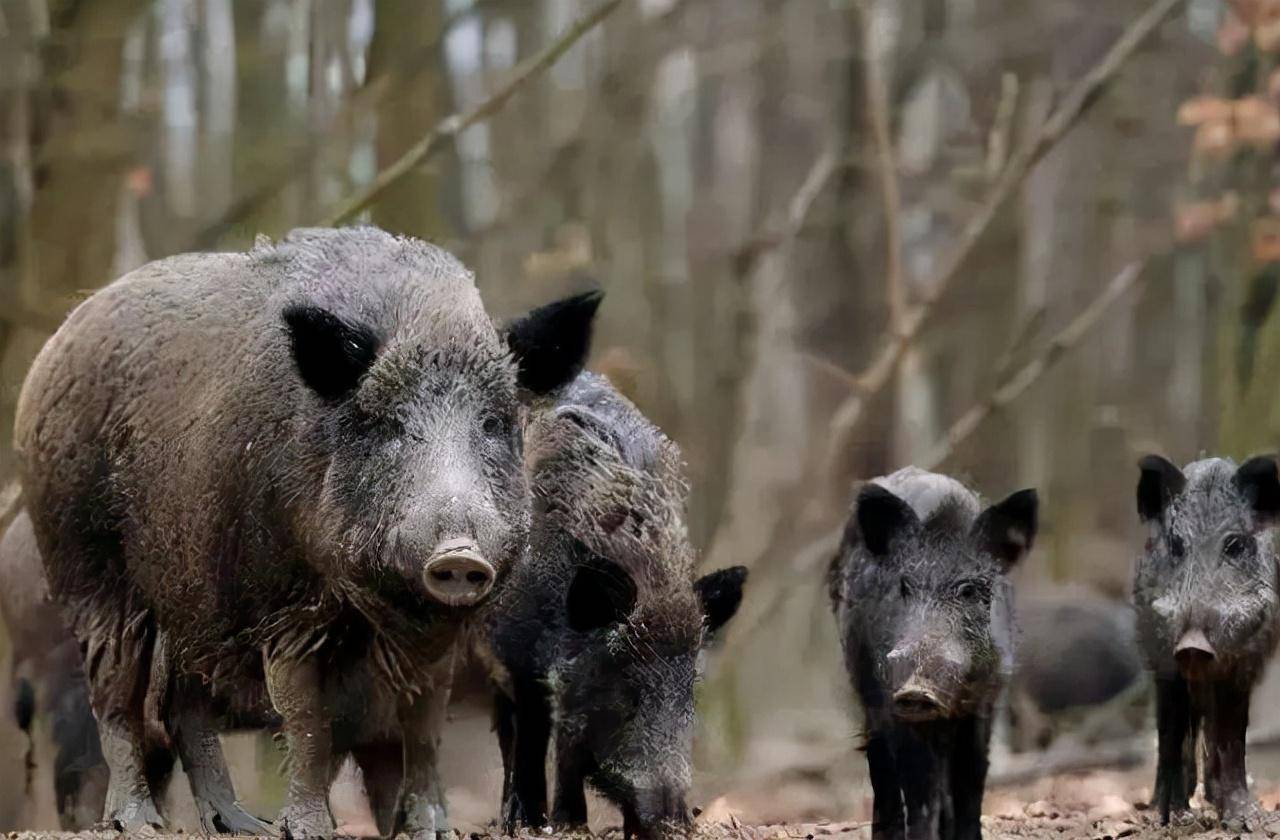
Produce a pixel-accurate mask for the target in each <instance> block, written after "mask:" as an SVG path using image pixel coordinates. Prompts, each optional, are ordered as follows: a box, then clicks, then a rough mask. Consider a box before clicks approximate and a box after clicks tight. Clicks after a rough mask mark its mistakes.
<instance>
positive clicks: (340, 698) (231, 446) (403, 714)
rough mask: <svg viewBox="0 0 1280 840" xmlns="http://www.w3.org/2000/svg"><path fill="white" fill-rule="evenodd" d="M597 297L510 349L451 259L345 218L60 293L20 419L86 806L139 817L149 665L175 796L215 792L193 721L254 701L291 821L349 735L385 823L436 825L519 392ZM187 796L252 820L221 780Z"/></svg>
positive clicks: (549, 316)
mask: <svg viewBox="0 0 1280 840" xmlns="http://www.w3.org/2000/svg"><path fill="white" fill-rule="evenodd" d="M597 303H598V296H597V295H585V296H580V297H578V298H574V299H571V300H569V301H565V302H562V303H560V304H558V305H551V306H548V307H544V308H543V309H540V310H536V311H535V312H533V313H531V314H530V315H528V316H526V317H525V318H524V319H521V320H519V321H517V322H516V323H515V324H513V325H512V327H511V328H510V330H509V331H508V334H507V341H506V342H505V343H504V342H503V341H502V340H501V339H500V338H499V335H498V333H497V331H496V330H495V328H494V326H493V324H492V322H491V320H490V319H489V316H488V315H487V314H486V312H485V310H484V307H483V306H482V305H481V302H480V297H479V294H478V292H477V290H476V288H475V284H474V282H473V279H472V276H471V274H470V272H468V271H467V270H466V269H465V268H464V267H463V266H462V265H461V264H460V263H458V262H457V261H456V260H455V259H454V258H453V257H452V256H450V255H449V254H448V253H446V252H444V251H441V250H439V249H437V248H434V247H432V246H430V245H427V244H425V243H422V242H419V241H416V240H413V239H405V238H397V237H393V236H391V235H389V234H387V233H384V232H382V231H379V230H376V229H373V228H354V229H343V230H300V231H295V232H293V233H292V234H290V235H289V236H288V237H287V238H286V239H285V240H284V241H282V242H281V243H279V244H276V245H273V244H271V243H267V242H263V243H260V244H259V245H258V246H256V247H255V248H254V249H253V250H252V251H250V252H248V253H235V254H189V255H183V256H179V257H173V258H170V259H166V260H161V261H159V262H155V263H151V264H149V265H146V266H143V267H142V268H140V269H138V270H136V271H134V272H132V273H130V274H128V275H126V276H125V277H123V278H121V279H120V280H117V281H116V282H114V283H112V284H111V285H109V286H107V287H106V288H105V289H103V290H101V291H99V292H97V293H96V294H94V295H93V296H92V297H90V298H89V299H88V300H86V301H85V302H84V303H83V304H81V305H80V306H79V307H78V308H77V309H76V310H75V311H74V312H73V313H72V314H71V315H70V316H69V318H68V319H67V322H66V323H65V324H63V326H62V328H61V329H59V330H58V332H57V333H56V334H55V335H54V336H53V338H51V339H50V340H49V342H48V343H47V344H46V345H45V347H44V349H43V350H42V351H41V352H40V354H39V356H38V357H37V358H36V360H35V363H34V364H33V366H32V368H31V371H30V373H29V374H28V376H27V381H26V383H25V385H24V387H23V390H22V394H21V396H20V398H19V404H18V414H17V423H16V435H15V437H16V442H17V449H18V453H19V464H20V475H21V479H22V482H23V490H24V497H25V499H26V502H27V505H28V509H29V510H30V512H31V516H32V521H33V523H34V526H35V534H36V538H37V542H38V544H39V549H40V555H41V557H42V559H43V561H44V565H45V568H46V571H47V575H48V580H49V584H50V589H51V591H52V593H53V596H54V598H55V600H57V601H58V602H59V603H60V604H61V606H62V607H63V610H64V614H65V615H66V616H67V618H68V621H69V623H70V624H71V629H72V631H73V633H74V634H75V636H76V637H77V639H78V640H79V642H80V644H81V646H82V648H83V649H84V650H85V651H86V654H85V663H86V664H85V668H86V673H87V677H88V682H89V689H90V697H91V700H92V704H93V707H94V711H95V714H96V717H97V719H98V724H99V731H100V734H101V740H102V747H103V753H104V755H105V756H106V760H107V764H108V766H109V767H110V769H111V783H110V788H109V791H108V795H107V802H106V808H105V811H106V817H107V819H109V820H111V821H113V822H114V823H115V824H117V825H118V826H120V827H121V828H124V829H128V830H134V829H139V828H141V827H143V826H145V825H147V824H153V825H159V824H161V822H162V820H161V817H160V814H159V812H158V810H157V808H156V805H155V802H154V798H153V795H154V791H153V790H152V788H151V785H150V783H149V781H148V779H147V775H146V772H145V754H144V753H145V746H146V744H145V718H146V714H145V711H144V707H145V705H146V700H145V698H146V695H147V688H148V686H149V685H150V684H151V683H152V682H153V681H154V680H156V679H157V675H156V674H154V673H152V672H153V670H155V669H154V668H153V666H159V665H163V669H162V670H163V671H164V672H165V673H162V674H160V676H159V679H161V680H167V684H168V685H170V686H172V690H170V691H168V692H167V695H168V696H167V709H166V712H165V718H166V719H167V720H169V721H170V722H171V725H172V726H174V728H175V736H174V737H175V741H176V744H177V746H178V748H179V752H180V756H181V758H182V760H183V764H184V768H185V769H187V770H188V775H189V776H191V777H192V782H193V789H204V790H217V791H223V790H228V791H229V790H230V782H229V779H228V778H227V776H226V766H225V762H224V761H223V759H222V756H221V752H220V750H219V749H218V748H217V740H216V734H214V733H216V731H217V730H218V729H220V728H222V727H223V726H224V725H225V723H224V721H225V719H226V718H228V717H235V716H237V715H239V714H241V713H244V714H247V715H248V714H251V713H253V712H254V711H260V710H263V709H265V708H266V707H267V706H268V703H267V700H268V699H269V706H270V707H271V708H273V709H274V711H275V712H276V713H278V715H279V718H280V720H281V729H282V732H283V736H284V739H285V741H286V743H287V746H288V751H289V781H288V793H287V797H286V804H285V807H284V811H283V812H282V814H281V816H280V827H281V829H282V830H283V833H284V834H285V835H286V836H289V837H327V836H329V835H331V834H332V832H333V820H332V816H331V815H330V812H329V807H328V803H327V793H328V790H329V784H330V779H331V776H332V774H333V772H334V770H335V769H336V768H337V767H338V765H339V761H338V759H339V758H340V757H341V756H343V755H344V754H348V753H350V754H352V755H353V756H354V757H355V759H356V761H357V762H358V763H359V764H360V766H361V768H362V769H363V771H364V773H365V777H366V778H367V779H369V780H371V786H372V788H373V789H374V790H375V791H377V792H378V793H377V796H376V797H375V802H374V806H375V813H376V814H377V816H378V818H379V826H380V828H381V830H383V831H387V832H390V831H391V830H393V829H396V830H403V831H405V832H407V833H409V834H410V835H412V836H415V837H431V836H432V835H434V834H435V833H437V832H443V831H445V830H446V828H447V822H446V818H445V809H444V797H443V790H442V787H441V783H440V780H439V778H438V773H437V769H436V749H437V744H438V742H439V734H440V727H441V724H442V720H443V715H444V708H445V703H446V701H447V697H448V688H449V682H450V677H451V670H452V660H453V651H454V648H455V641H456V637H457V635H458V632H459V629H460V627H461V625H462V623H463V622H464V621H465V620H466V619H467V618H468V617H469V616H470V614H471V613H472V612H473V610H474V607H475V606H476V605H477V604H479V603H481V602H482V601H483V600H484V599H485V598H486V597H487V595H488V594H489V591H490V590H491V589H492V588H493V586H494V585H495V583H496V582H497V581H498V580H499V579H500V578H501V577H502V576H503V575H505V574H506V571H507V569H508V568H509V566H510V565H511V563H512V562H513V561H514V559H515V558H516V557H517V556H518V555H519V554H520V552H521V551H522V550H523V547H524V545H525V544H526V540H527V529H528V522H529V507H528V505H529V494H528V486H527V481H526V478H525V474H524V470H523V463H522V445H521V433H520V428H521V426H520V423H519V417H520V411H521V408H520V402H519V397H520V395H521V394H525V395H536V394H537V393H540V392H544V391H547V390H550V389H553V388H555V387H557V386H559V385H561V384H563V383H564V382H566V381H568V380H569V379H570V378H572V377H573V376H574V375H576V374H577V372H578V371H579V369H580V365H581V361H582V358H583V356H584V354H585V352H586V349H587V344H588V341H589V335H590V326H591V321H592V318H593V315H594V312H595V308H596V305H597ZM158 643H159V644H160V647H161V649H160V651H159V652H158V653H157V652H156V650H157V644H158ZM184 745H185V746H184ZM198 796H199V795H198ZM206 806H208V807H213V808H214V809H215V810H216V811H218V813H216V814H215V815H214V816H215V817H216V820H217V825H218V826H219V827H221V828H222V829H223V830H230V831H242V830H250V831H261V830H264V827H263V826H262V825H261V824H260V823H259V822H258V821H256V820H254V819H253V818H252V817H250V816H249V815H247V814H244V813H243V811H242V810H241V809H240V808H239V807H238V806H237V805H236V804H235V802H234V799H231V800H230V801H223V800H221V799H219V800H218V801H213V802H206Z"/></svg>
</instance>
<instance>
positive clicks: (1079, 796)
mask: <svg viewBox="0 0 1280 840" xmlns="http://www.w3.org/2000/svg"><path fill="white" fill-rule="evenodd" d="M1150 776H1151V769H1150V768H1148V767H1142V768H1139V769H1135V770H1129V771H1097V772H1090V773H1082V774H1070V775H1061V776H1056V777H1050V778H1044V779H1039V780H1036V781H1034V782H1030V783H1027V784H1022V785H1016V786H1009V787H997V788H994V789H991V790H988V792H987V797H986V807H985V811H986V816H984V817H983V834H984V836H985V837H988V838H1003V837H1017V838H1088V839H1089V840H1111V838H1116V839H1117V840H1118V838H1134V839H1135V840H1141V838H1148V837H1150V838H1155V837H1160V838H1189V837H1195V838H1197V840H1201V838H1203V840H1225V838H1236V837H1240V836H1254V837H1280V785H1277V786H1272V787H1269V788H1268V789H1266V790H1262V791H1260V792H1259V794H1258V795H1259V801H1260V804H1261V809H1260V811H1259V820H1258V823H1259V824H1258V826H1257V827H1256V829H1255V830H1254V831H1252V832H1250V833H1249V834H1248V835H1241V833H1240V832H1227V831H1222V830H1220V829H1219V828H1218V827H1217V826H1216V824H1215V821H1214V820H1213V818H1212V813H1211V812H1210V811H1208V810H1205V809H1204V808H1203V807H1202V808H1200V809H1199V810H1197V811H1196V815H1195V816H1194V817H1191V818H1186V819H1184V820H1182V821H1179V822H1177V823H1176V824H1175V825H1171V826H1168V827H1161V826H1160V825H1159V819H1158V815H1156V814H1154V813H1153V812H1152V811H1151V810H1149V809H1148V808H1147V806H1146V798H1147V797H1148V796H1149V793H1150ZM866 805H867V806H868V807H869V805H870V803H869V802H868V803H866ZM455 833H456V835H457V837H458V840H491V839H492V840H496V838H498V837H499V836H500V835H498V834H496V833H494V832H493V830H492V829H488V830H486V829H483V828H479V827H476V826H472V827H470V828H469V829H465V830H459V831H457V832H455ZM75 836H79V837H84V838H89V839H90V840H122V838H121V836H120V835H118V834H114V833H110V832H89V833H82V834H80V835H72V834H65V833H58V832H16V831H15V832H9V833H8V834H7V837H8V840H55V838H56V840H63V838H70V837H75ZM141 836H145V837H146V838H147V840H168V838H187V837H189V836H190V835H189V834H185V833H178V834H173V835H162V834H147V835H141ZM591 836H594V837H602V838H608V839H609V840H621V837H622V832H621V829H619V828H618V827H616V826H607V825H606V826H605V827H603V828H601V829H599V830H598V831H597V832H596V833H595V834H594V835H587V834H577V835H555V834H551V833H526V834H524V835H523V836H522V838H521V840H579V838H586V837H591ZM693 836H694V840H852V839H853V838H869V837H870V836H871V829H870V824H869V822H867V821H848V822H840V821H831V820H818V821H812V822H793V823H779V824H764V825H756V824H749V823H746V822H743V821H742V820H741V819H740V818H739V816H738V814H737V813H736V812H735V811H734V810H733V809H732V803H731V802H730V800H729V799H728V798H726V797H721V798H719V799H717V800H715V801H713V802H711V803H709V804H708V806H707V807H706V809H704V810H702V811H701V812H700V813H699V815H698V818H697V820H696V826H695V830H694V835H693Z"/></svg>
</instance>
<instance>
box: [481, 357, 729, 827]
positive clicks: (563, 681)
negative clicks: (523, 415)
mask: <svg viewBox="0 0 1280 840" xmlns="http://www.w3.org/2000/svg"><path fill="white" fill-rule="evenodd" d="M526 442H527V447H528V452H527V455H526V458H527V462H528V464H529V470H530V476H531V482H532V486H533V496H534V506H533V525H532V528H531V531H530V551H529V555H528V557H527V558H526V559H524V560H522V561H521V562H520V563H519V564H518V565H517V567H516V569H515V570H514V571H513V573H512V575H511V579H510V582H509V584H508V585H507V587H506V588H505V590H504V591H503V593H502V594H501V595H500V596H499V597H498V600H496V601H495V602H494V604H493V615H492V618H491V619H490V622H489V637H488V638H489V641H490V643H491V644H492V651H491V653H490V654H489V656H490V665H491V668H492V670H493V673H494V680H495V683H496V685H497V696H496V708H495V724H496V729H497V731H498V737H499V741H500V743H501V748H502V758H503V767H504V772H505V777H504V793H503V800H504V801H503V809H504V819H505V823H506V827H507V829H508V830H509V831H510V830H514V829H515V828H516V827H517V826H519V825H524V826H529V827H538V826H541V825H543V824H544V823H545V822H546V819H547V810H546V808H547V781H546V765H545V762H546V755H547V747H548V744H549V742H551V741H552V740H554V743H555V756H556V760H555V778H556V786H555V803H554V806H553V808H552V811H551V814H550V816H551V819H552V821H554V822H555V823H557V824H560V825H581V824H583V823H585V822H586V820H587V804H586V798H585V793H584V783H589V784H591V785H592V786H593V787H594V788H595V789H597V790H598V791H599V792H600V793H601V794H603V795H604V796H605V797H606V798H607V799H609V800H610V801H611V802H613V803H614V804H616V805H617V806H618V807H619V808H620V809H621V811H622V814H623V821H624V830H625V832H626V833H627V835H628V836H630V835H635V834H640V835H645V836H650V835H654V834H657V833H659V832H661V831H663V830H664V829H668V828H677V827H680V826H682V825H684V824H686V823H687V822H688V812H687V806H686V797H687V796H688V791H689V784H690V761H691V752H692V747H693V734H694V724H695V715H694V682H695V680H696V678H697V675H698V671H699V668H700V665H701V662H700V660H701V652H702V650H703V649H704V648H705V647H706V645H707V642H708V640H709V639H710V638H711V637H712V636H713V634H715V633H716V632H717V631H718V630H719V629H720V628H721V627H723V626H724V624H725V622H726V621H728V620H729V619H730V618H731V617H732V616H733V614H734V612H735V611H736V610H737V608H738V604H739V603H740V601H741V598H742V587H743V583H744V582H745V579H746V569H744V568H742V567H734V568H729V569H722V570H720V571H717V572H712V573H711V574H708V575H706V576H705V577H702V578H698V579H696V580H695V578H694V559H695V558H694V552H693V549H692V547H691V545H690V544H689V539H688V535H687V532H686V527H685V510H684V509H685V500H686V495H687V488H686V484H685V480H684V477H683V474H682V466H681V461H680V453H679V450H678V449H677V447H676V445H675V444H674V443H673V442H671V441H670V440H668V439H667V438H666V437H665V436H664V435H663V434H662V432H660V431H659V430H658V429H657V428H656V427H655V426H654V425H653V424H652V423H650V422H649V421H648V420H646V419H645V417H644V416H643V415H641V414H640V412H639V411H638V410H637V409H636V408H635V406H633V405H632V404H631V403H630V402H628V401H627V400H626V399H624V398H623V397H622V396H620V395H619V394H618V393H617V392H616V391H615V390H614V389H613V388H612V387H611V386H610V385H609V383H608V381H607V380H605V379H604V378H603V377H600V376H596V375H593V374H589V373H584V374H582V375H580V376H579V377H578V378H577V379H576V380H574V381H573V382H572V384H570V385H569V387H568V388H566V389H564V391H563V392H561V393H560V394H559V396H558V399H556V400H555V402H554V404H548V405H544V406H542V407H540V408H539V409H538V410H537V411H536V412H535V414H534V416H533V418H532V420H531V422H530V425H529V428H528V430H527V432H526Z"/></svg>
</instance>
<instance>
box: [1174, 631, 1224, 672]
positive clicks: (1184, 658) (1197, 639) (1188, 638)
mask: <svg viewBox="0 0 1280 840" xmlns="http://www.w3.org/2000/svg"><path fill="white" fill-rule="evenodd" d="M1173 658H1174V661H1176V662H1177V663H1178V670H1179V671H1181V672H1182V676H1183V677H1185V678H1186V679H1188V680H1191V681H1192V682H1196V681H1199V680H1203V679H1207V678H1208V677H1209V676H1210V675H1211V674H1212V673H1213V670H1214V666H1215V665H1216V664H1217V659H1218V652H1217V651H1216V650H1214V648H1213V645H1212V644H1210V643H1209V639H1208V638H1207V637H1206V636H1205V634H1204V631H1202V630H1195V629H1193V630H1188V631H1187V632H1186V633H1183V634H1182V638H1181V639H1179V640H1178V644H1177V645H1176V646H1175V648H1174V653H1173Z"/></svg>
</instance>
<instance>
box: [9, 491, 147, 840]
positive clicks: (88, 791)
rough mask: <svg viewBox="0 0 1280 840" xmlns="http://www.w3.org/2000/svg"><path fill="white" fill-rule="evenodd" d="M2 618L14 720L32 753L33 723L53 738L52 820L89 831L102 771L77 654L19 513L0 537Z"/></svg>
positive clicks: (27, 522)
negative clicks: (43, 726) (9, 653)
mask: <svg viewBox="0 0 1280 840" xmlns="http://www.w3.org/2000/svg"><path fill="white" fill-rule="evenodd" d="M0 618H2V619H3V620H4V625H5V627H6V628H7V629H8V632H9V641H10V644H11V648H12V651H13V652H12V656H13V660H12V672H11V676H12V680H13V691H14V717H15V719H16V722H17V724H18V726H19V727H20V728H21V729H22V730H23V731H24V732H26V734H27V738H28V740H29V742H30V745H31V746H30V749H31V750H32V751H33V753H35V750H36V744H35V737H34V731H33V730H34V727H35V725H36V723H37V721H40V720H43V721H45V722H46V724H47V728H48V731H49V732H50V734H51V736H52V741H53V750H54V754H53V761H52V764H53V790H54V803H55V805H56V806H57V809H58V822H59V823H60V824H61V825H62V828H63V829H64V830H66V831H77V830H80V829H86V828H89V827H90V826H91V825H93V824H94V823H95V822H96V821H97V820H98V819H99V818H100V817H101V816H102V803H103V800H104V798H105V797H106V794H107V765H106V762H105V761H104V760H103V758H102V750H101V748H100V747H99V746H98V726H97V724H96V723H95V722H94V720H93V711H92V710H91V709H90V708H89V691H88V687H87V686H86V685H85V681H84V668H83V665H82V663H81V660H80V648H79V646H78V645H77V644H76V640H75V638H74V637H72V635H71V633H70V632H69V631H68V630H67V628H66V626H65V625H64V624H63V623H62V616H61V615H60V614H59V612H58V607H57V605H55V604H54V603H53V601H52V600H50V598H49V587H48V586H47V585H46V584H45V579H44V569H43V568H42V567H41V565H40V553H39V552H38V551H37V550H36V538H35V532H34V531H33V530H32V527H31V517H30V516H28V515H27V513H26V511H25V510H23V511H19V512H18V514H17V516H15V517H14V518H13V519H12V521H11V522H10V523H9V527H8V528H6V529H5V531H4V534H3V536H0ZM162 746H163V745H162ZM167 754H168V753H167V749H166V750H164V753H163V754H162V755H159V756H157V758H158V761H154V762H149V763H150V765H151V771H152V772H151V775H152V777H153V778H155V777H156V776H157V775H161V776H162V775H165V774H166V773H167V769H168V768H167V767H165V766H164V764H166V761H165V757H166V756H167ZM28 760H29V761H31V762H32V764H31V766H29V767H28V778H27V788H28V790H30V788H31V785H32V783H33V780H32V778H31V777H30V776H31V773H32V772H33V771H35V770H36V769H37V767H36V766H35V755H34V754H33V755H31V756H28ZM167 763H168V764H172V762H167ZM157 764H158V765H160V766H158V767H157V766H156V765H157Z"/></svg>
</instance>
